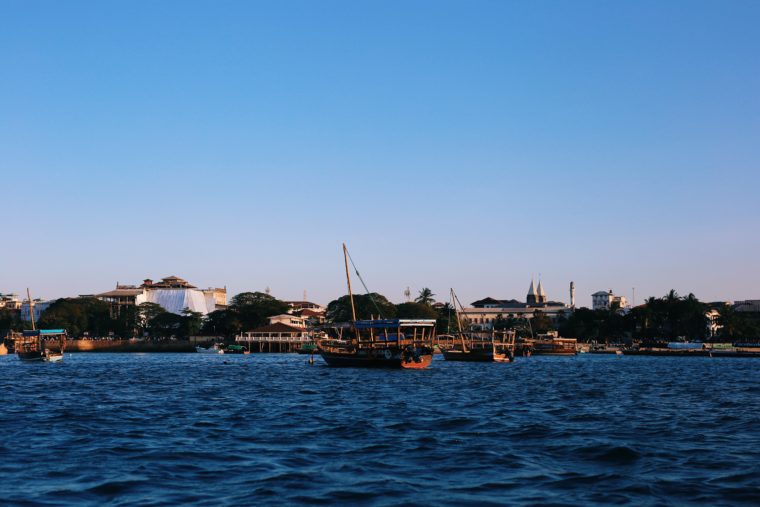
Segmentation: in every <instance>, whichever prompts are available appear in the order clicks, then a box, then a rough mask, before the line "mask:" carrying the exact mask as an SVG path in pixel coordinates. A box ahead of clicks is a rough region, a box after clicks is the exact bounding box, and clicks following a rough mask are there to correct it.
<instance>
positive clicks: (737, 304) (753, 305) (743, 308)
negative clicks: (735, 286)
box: [734, 299, 760, 314]
mask: <svg viewBox="0 0 760 507" xmlns="http://www.w3.org/2000/svg"><path fill="white" fill-rule="evenodd" d="M734 310H736V311H737V312H745V313H758V314H760V299H745V300H744V301H734Z"/></svg>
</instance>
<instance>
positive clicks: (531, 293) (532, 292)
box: [525, 278, 538, 305]
mask: <svg viewBox="0 0 760 507" xmlns="http://www.w3.org/2000/svg"><path fill="white" fill-rule="evenodd" d="M537 300H538V293H537V292H536V287H535V285H533V279H532V278H531V279H530V289H528V297H527V298H525V301H526V302H527V303H528V304H529V305H535V304H536V301H537Z"/></svg>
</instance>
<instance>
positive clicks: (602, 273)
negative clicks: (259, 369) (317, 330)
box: [0, 0, 760, 305]
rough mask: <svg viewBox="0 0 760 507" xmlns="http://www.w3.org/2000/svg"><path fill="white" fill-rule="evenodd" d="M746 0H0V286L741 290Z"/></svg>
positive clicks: (758, 36) (754, 287) (746, 240)
mask: <svg viewBox="0 0 760 507" xmlns="http://www.w3.org/2000/svg"><path fill="white" fill-rule="evenodd" d="M758 27H760V2H757V1H741V0H735V1H726V0H719V1H698V0H686V1H669V2H668V1H662V0H658V1H642V0H635V1H614V2H613V1H607V0H600V1H580V0H573V1H569V0H568V1H560V0H557V1H548V2H546V1H535V0H530V1H528V0H526V1H522V2H517V1H506V0H504V1H480V2H476V1H459V2H445V1H441V0H429V1H410V0H404V1H398V2H394V1H386V0H383V1H356V0H351V1H344V2H339V1H328V0H320V1H313V0H309V1H303V2H289V1H271V2H254V1H240V2H232V1H202V2H192V1H188V0H182V1H176V2H170V1H143V2H140V1H109V2H103V1H93V2H76V1H66V2H61V1H50V2H39V1H34V0H18V1H9V0H0V62H1V63H0V176H1V177H0V199H2V202H3V208H2V209H3V210H4V213H3V228H2V229H3V231H4V240H3V241H2V242H1V243H0V244H1V245H2V248H0V292H11V291H15V292H22V291H24V290H25V288H26V287H27V286H29V287H31V288H32V289H33V291H34V295H38V296H41V297H46V298H50V297H59V296H66V295H76V294H82V293H96V292H101V291H105V290H109V289H111V288H112V287H113V286H114V284H115V283H116V282H117V281H118V282H121V283H139V282H140V281H141V280H142V279H143V278H146V277H151V278H153V279H157V278H160V277H163V276H168V275H178V276H181V277H183V278H186V279H187V280H189V281H190V282H192V283H194V284H196V285H199V286H211V285H226V286H227V287H228V289H229V291H230V293H232V294H234V293H237V292H240V291H243V290H263V289H264V288H265V287H267V286H268V287H271V290H272V294H273V295H275V296H278V297H281V298H283V299H300V298H301V296H302V293H303V291H304V290H307V291H308V292H307V296H308V298H309V299H311V300H314V301H317V302H321V303H327V302H329V301H330V300H331V299H333V298H334V297H336V296H338V295H341V294H343V293H344V291H345V280H344V275H343V264H342V262H343V259H342V256H341V250H340V248H341V246H340V245H341V242H343V241H345V242H347V243H348V245H349V248H350V250H351V253H352V255H353V257H354V259H355V260H356V262H357V263H358V266H359V268H360V271H361V272H362V275H363V276H364V278H365V279H366V281H367V282H368V284H369V286H370V289H372V290H373V291H377V292H381V293H383V294H385V295H386V296H388V297H389V298H390V299H391V300H394V301H397V302H398V301H401V300H402V299H403V290H404V288H406V287H407V286H409V287H411V289H412V291H414V292H416V291H418V290H419V289H420V288H422V287H424V286H429V287H431V288H432V289H433V292H435V293H436V294H438V295H439V296H441V297H443V298H445V295H446V294H447V293H448V288H449V287H454V288H455V290H457V292H458V293H459V294H460V298H461V299H462V301H463V302H470V301H473V300H475V299H477V298H480V297H485V296H493V297H500V298H519V299H522V298H523V297H524V295H525V293H526V291H527V288H528V285H529V283H530V279H531V275H534V276H535V277H536V278H537V277H538V276H539V273H540V274H541V277H542V280H543V283H544V286H545V288H546V290H547V293H548V296H549V298H551V299H555V300H561V301H567V300H568V296H567V292H568V291H567V287H568V284H569V282H570V281H571V280H574V281H575V283H576V286H577V292H578V302H579V303H580V304H584V305H589V304H590V300H591V298H590V294H591V293H593V292H595V291H597V290H606V289H613V290H614V291H616V292H617V293H620V294H622V295H625V296H628V297H630V295H631V288H632V287H636V294H637V299H638V301H639V302H640V301H641V300H642V299H643V298H644V297H645V296H650V295H656V296H660V295H663V294H664V293H665V292H666V291H667V290H669V289H671V288H674V289H676V290H677V291H679V292H680V293H688V292H694V293H695V294H696V295H697V297H699V298H700V299H703V300H721V299H723V300H725V299H732V300H735V299H745V298H760V270H759V269H758V260H757V259H758V252H760V234H759V233H760V224H759V219H760V199H759V198H758V193H759V191H760V29H758Z"/></svg>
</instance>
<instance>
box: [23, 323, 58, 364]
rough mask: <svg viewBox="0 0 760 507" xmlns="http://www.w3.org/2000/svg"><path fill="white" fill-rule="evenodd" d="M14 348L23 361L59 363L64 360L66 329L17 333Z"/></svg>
mask: <svg viewBox="0 0 760 507" xmlns="http://www.w3.org/2000/svg"><path fill="white" fill-rule="evenodd" d="M13 348H14V349H15V350H16V355H17V356H18V358H19V359H21V360H22V361H45V362H48V363H57V362H59V361H62V360H63V352H64V349H65V348H66V331H65V330H63V329H35V330H31V331H24V332H23V333H21V334H19V335H16V337H15V341H14V344H13Z"/></svg>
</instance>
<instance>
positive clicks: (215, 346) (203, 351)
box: [195, 343, 219, 354]
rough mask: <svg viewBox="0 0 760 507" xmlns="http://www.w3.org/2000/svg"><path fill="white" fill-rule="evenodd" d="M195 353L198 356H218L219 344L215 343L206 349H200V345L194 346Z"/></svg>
mask: <svg viewBox="0 0 760 507" xmlns="http://www.w3.org/2000/svg"><path fill="white" fill-rule="evenodd" d="M195 351H196V352H198V353H199V354H218V353H219V344H218V343H215V344H213V345H211V346H210V347H208V348H205V347H201V346H200V345H196V347H195Z"/></svg>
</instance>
